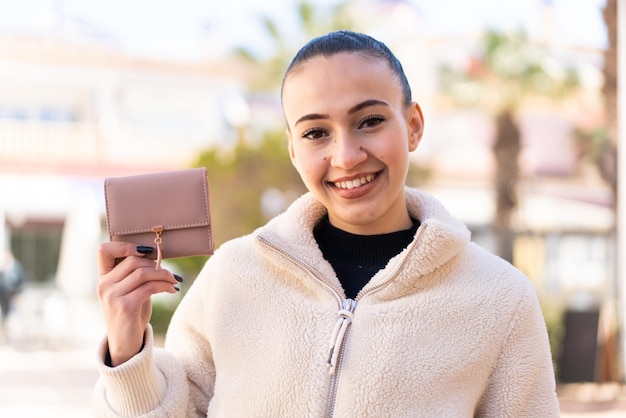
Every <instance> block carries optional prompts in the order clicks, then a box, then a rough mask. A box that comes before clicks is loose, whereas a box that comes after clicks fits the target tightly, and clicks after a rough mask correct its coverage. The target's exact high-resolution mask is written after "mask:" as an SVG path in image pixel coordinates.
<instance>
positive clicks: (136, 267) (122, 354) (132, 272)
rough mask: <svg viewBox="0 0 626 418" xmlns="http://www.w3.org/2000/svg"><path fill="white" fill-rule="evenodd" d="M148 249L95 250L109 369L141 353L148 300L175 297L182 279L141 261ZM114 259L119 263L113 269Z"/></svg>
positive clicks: (121, 245) (109, 246) (105, 246)
mask: <svg viewBox="0 0 626 418" xmlns="http://www.w3.org/2000/svg"><path fill="white" fill-rule="evenodd" d="M151 250H152V249H151V247H138V246H137V245H135V244H131V243H128V242H119V241H116V242H105V243H102V244H100V246H99V247H98V274H99V277H98V288H97V291H98V298H99V299H100V306H101V308H102V311H103V313H104V322H105V326H106V330H107V338H108V343H109V354H110V356H111V366H117V365H120V364H122V363H124V362H125V361H127V360H129V359H130V358H131V357H133V356H134V355H135V354H137V353H139V351H141V348H142V346H143V336H144V332H145V330H146V327H147V326H148V321H149V320H150V315H151V314H152V301H151V299H150V297H151V296H152V295H154V294H156V293H161V292H167V293H176V292H177V291H178V288H177V287H175V285H176V284H178V283H179V282H180V281H182V279H181V278H180V277H178V276H176V275H173V274H172V273H170V272H169V271H167V270H164V269H159V270H156V269H155V266H156V264H155V262H154V261H152V260H150V259H147V258H145V257H144V254H146V253H150V252H151ZM116 259H117V260H119V259H122V260H121V261H120V262H119V263H118V264H117V265H116Z"/></svg>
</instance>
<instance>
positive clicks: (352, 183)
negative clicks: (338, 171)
mask: <svg viewBox="0 0 626 418" xmlns="http://www.w3.org/2000/svg"><path fill="white" fill-rule="evenodd" d="M372 180H374V175H373V174H368V175H367V176H363V177H360V178H358V179H354V180H348V181H338V182H336V183H335V187H338V188H340V189H354V188H355V187H359V186H362V185H364V184H367V183H369V182H370V181H372Z"/></svg>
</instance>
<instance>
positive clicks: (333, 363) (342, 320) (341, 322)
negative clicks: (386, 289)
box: [258, 236, 356, 418]
mask: <svg viewBox="0 0 626 418" xmlns="http://www.w3.org/2000/svg"><path fill="white" fill-rule="evenodd" d="M258 239H259V241H261V242H262V243H263V244H264V245H266V246H267V247H269V248H270V249H272V250H273V251H275V252H277V253H279V254H281V255H282V256H284V257H285V258H287V259H288V260H290V261H291V262H292V263H294V264H296V265H298V266H300V267H302V269H304V270H305V271H306V272H308V273H309V274H310V275H311V276H313V277H315V278H316V279H317V280H319V281H320V282H321V283H322V284H323V285H324V286H326V287H327V288H328V289H329V290H331V292H332V293H333V294H334V295H335V297H336V298H337V302H338V304H339V306H340V308H341V309H340V310H339V312H338V313H337V323H336V324H335V329H334V330H333V336H332V338H331V344H330V347H329V350H328V358H327V365H328V367H329V374H330V384H329V388H328V399H327V401H326V411H325V413H324V417H326V418H331V417H332V416H333V412H334V409H335V400H336V397H337V378H338V372H339V370H340V368H341V362H342V357H343V356H342V354H343V347H344V344H343V343H344V341H345V339H346V332H347V329H348V325H350V322H352V314H353V313H354V308H356V301H355V300H352V299H345V300H342V298H341V296H340V295H341V294H342V291H341V290H340V289H337V288H336V287H335V286H334V285H333V284H332V283H331V282H330V281H328V280H327V279H326V278H324V276H322V275H320V274H319V273H318V272H317V270H315V269H314V268H312V267H311V266H309V265H308V264H307V263H305V262H303V261H302V260H300V259H299V258H296V257H294V256H293V255H291V254H289V253H287V252H286V251H284V250H283V249H281V248H280V247H278V246H277V245H275V244H274V243H272V242H270V241H268V240H267V239H265V238H263V237H261V236H259V237H258Z"/></svg>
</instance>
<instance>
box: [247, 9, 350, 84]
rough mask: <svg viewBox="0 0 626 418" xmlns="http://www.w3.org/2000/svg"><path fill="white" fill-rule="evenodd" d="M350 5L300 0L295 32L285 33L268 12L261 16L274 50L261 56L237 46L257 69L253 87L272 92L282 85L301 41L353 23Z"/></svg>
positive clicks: (344, 27) (347, 26) (345, 27)
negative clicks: (316, 4) (322, 6)
mask: <svg viewBox="0 0 626 418" xmlns="http://www.w3.org/2000/svg"><path fill="white" fill-rule="evenodd" d="M347 7H348V2H346V1H342V2H339V3H337V4H335V5H333V6H331V7H330V8H329V9H320V8H316V7H314V6H313V4H312V3H310V2H308V1H306V0H299V1H298V2H297V3H296V10H295V11H296V20H297V25H296V26H297V27H298V28H300V29H302V31H301V32H300V33H299V34H296V35H295V36H285V35H284V34H282V33H281V32H280V30H279V27H278V25H277V23H276V21H275V20H273V19H272V18H270V17H267V16H263V17H261V23H262V25H263V27H264V28H265V31H266V32H267V34H268V36H269V37H270V40H271V42H272V44H273V54H272V55H270V56H268V57H260V56H259V55H258V54H256V53H254V52H253V51H251V50H250V49H249V48H246V47H240V48H237V49H236V50H235V54H236V55H238V56H239V57H241V58H243V59H244V60H246V61H248V63H249V64H250V65H252V66H253V68H254V70H255V71H254V73H255V74H256V77H255V78H254V79H253V80H252V82H251V85H250V89H251V90H252V91H260V92H266V93H267V92H269V93H272V94H273V93H274V92H275V91H276V90H277V89H278V88H279V87H280V83H281V81H282V76H283V73H284V71H285V69H286V68H287V66H288V65H289V62H290V60H291V59H292V57H293V55H294V53H295V51H296V49H297V48H298V47H299V46H301V44H302V42H304V41H305V40H308V39H310V38H312V37H315V36H319V35H322V34H324V33H326V32H330V31H333V30H339V29H350V28H352V27H354V24H353V22H352V20H351V18H350V15H349V13H348V11H347Z"/></svg>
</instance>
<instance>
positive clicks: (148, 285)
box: [97, 265, 178, 313]
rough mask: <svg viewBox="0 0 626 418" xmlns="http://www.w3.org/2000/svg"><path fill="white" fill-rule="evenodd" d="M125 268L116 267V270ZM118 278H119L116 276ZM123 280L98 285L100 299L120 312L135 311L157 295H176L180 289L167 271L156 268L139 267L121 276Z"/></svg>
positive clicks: (102, 282) (104, 281)
mask: <svg viewBox="0 0 626 418" xmlns="http://www.w3.org/2000/svg"><path fill="white" fill-rule="evenodd" d="M120 268H123V266H121V265H120V266H118V267H116V270H118V269H120ZM116 276H119V275H118V274H116ZM121 277H123V278H122V279H121V280H117V281H114V280H103V281H101V282H100V283H98V286H97V293H98V298H99V299H100V300H101V301H103V302H104V303H105V305H106V306H118V307H121V309H119V308H118V309H115V310H116V311H120V313H122V312H124V311H129V310H130V311H135V310H136V309H139V307H140V306H141V305H142V304H143V303H144V302H145V301H147V300H148V299H149V298H150V296H151V295H153V294H156V293H162V292H167V293H176V292H177V291H178V288H177V287H176V286H175V285H174V283H178V281H177V280H176V279H175V278H174V276H173V275H172V274H171V273H169V272H167V271H165V270H155V269H154V267H149V266H148V267H146V266H143V267H139V268H136V269H134V270H132V272H131V273H130V274H128V275H124V276H121Z"/></svg>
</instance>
